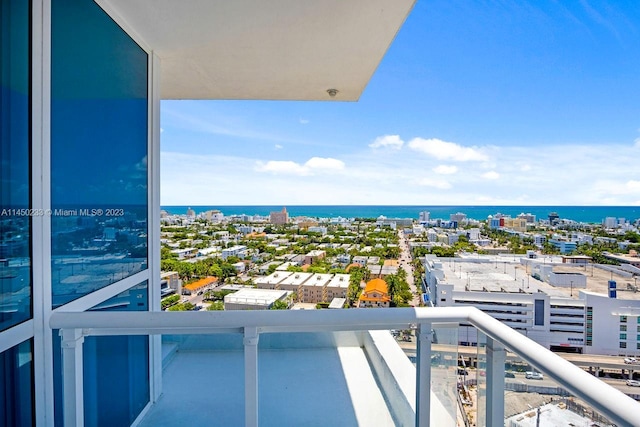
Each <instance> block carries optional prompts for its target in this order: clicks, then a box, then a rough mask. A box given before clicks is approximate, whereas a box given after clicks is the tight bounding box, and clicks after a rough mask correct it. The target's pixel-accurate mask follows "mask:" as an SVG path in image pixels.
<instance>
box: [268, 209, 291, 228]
mask: <svg viewBox="0 0 640 427" xmlns="http://www.w3.org/2000/svg"><path fill="white" fill-rule="evenodd" d="M269 222H270V223H271V224H276V225H282V224H287V223H288V222H289V214H288V213H287V208H282V210H281V211H280V212H271V213H270V214H269Z"/></svg>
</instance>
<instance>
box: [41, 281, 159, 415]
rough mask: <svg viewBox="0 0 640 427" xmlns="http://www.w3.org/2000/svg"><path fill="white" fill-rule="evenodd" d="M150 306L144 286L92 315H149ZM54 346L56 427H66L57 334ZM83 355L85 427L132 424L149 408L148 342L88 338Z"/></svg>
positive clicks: (133, 338)
mask: <svg viewBox="0 0 640 427" xmlns="http://www.w3.org/2000/svg"><path fill="white" fill-rule="evenodd" d="M148 304H149V299H148V286H147V282H143V283H141V284H139V285H137V286H134V287H133V288H131V289H129V290H126V291H124V292H122V293H120V294H118V295H116V296H115V297H113V298H111V299H109V300H107V301H105V302H103V303H101V304H99V305H97V306H96V307H93V308H92V309H91V311H115V312H117V311H147V310H148ZM114 316H117V314H116V313H114ZM53 342H54V349H55V351H54V392H55V393H54V394H55V395H54V401H55V425H57V426H62V425H63V422H62V420H63V414H62V406H63V405H62V363H61V362H62V360H61V349H60V336H59V335H58V331H54V335H53ZM83 352H84V357H83V363H84V372H83V376H84V411H85V425H86V426H109V427H110V426H114V425H131V423H132V422H133V421H134V420H135V419H136V418H137V417H138V415H140V412H141V411H142V410H143V409H144V407H145V406H146V405H147V403H149V338H148V337H147V336H117V337H87V338H86V339H85V341H84V344H83Z"/></svg>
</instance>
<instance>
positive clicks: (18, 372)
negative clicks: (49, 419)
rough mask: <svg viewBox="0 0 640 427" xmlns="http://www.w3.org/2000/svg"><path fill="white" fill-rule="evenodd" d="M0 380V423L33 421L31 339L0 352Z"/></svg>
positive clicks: (18, 423)
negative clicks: (0, 385)
mask: <svg viewBox="0 0 640 427" xmlns="http://www.w3.org/2000/svg"><path fill="white" fill-rule="evenodd" d="M0 384H2V387H0V425H2V426H30V425H34V419H33V343H32V341H31V340H28V341H24V342H23V343H21V344H18V345H17V346H15V347H12V348H10V349H9V350H6V351H4V352H2V353H0Z"/></svg>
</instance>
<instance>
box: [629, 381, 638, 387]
mask: <svg viewBox="0 0 640 427" xmlns="http://www.w3.org/2000/svg"><path fill="white" fill-rule="evenodd" d="M627 385H628V386H630V387H640V381H638V380H627Z"/></svg>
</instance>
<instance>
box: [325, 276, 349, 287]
mask: <svg viewBox="0 0 640 427" xmlns="http://www.w3.org/2000/svg"><path fill="white" fill-rule="evenodd" d="M350 280H351V276H350V275H349V274H344V273H340V274H336V275H334V276H333V278H332V279H331V281H330V282H329V283H327V286H328V287H330V288H348V287H349V281H350Z"/></svg>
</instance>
